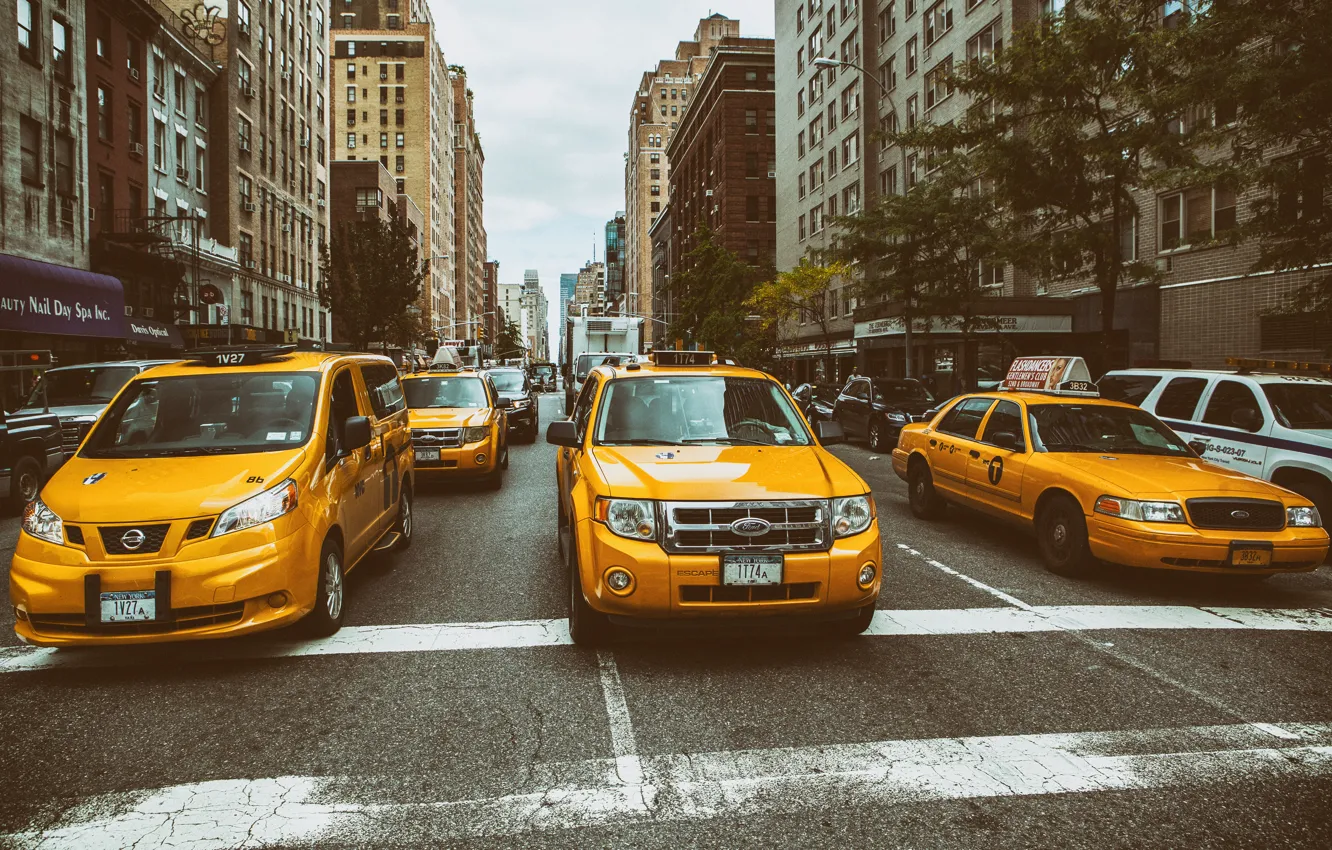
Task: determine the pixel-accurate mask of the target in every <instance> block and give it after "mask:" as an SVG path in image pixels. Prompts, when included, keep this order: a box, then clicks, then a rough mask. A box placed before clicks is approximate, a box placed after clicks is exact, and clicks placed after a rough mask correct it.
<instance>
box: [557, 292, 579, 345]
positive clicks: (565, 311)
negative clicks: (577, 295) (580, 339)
mask: <svg viewBox="0 0 1332 850" xmlns="http://www.w3.org/2000/svg"><path fill="white" fill-rule="evenodd" d="M577 285H578V274H577V273H576V272H575V273H569V272H565V273H564V274H562V275H560V310H559V312H558V313H556V315H555V327H556V331H557V332H556V336H557V337H559V340H560V350H559V362H560V364H563V363H564V360H565V351H564V317H565V316H567V315H569V302H570V301H572V300H573V297H574V287H575V286H577Z"/></svg>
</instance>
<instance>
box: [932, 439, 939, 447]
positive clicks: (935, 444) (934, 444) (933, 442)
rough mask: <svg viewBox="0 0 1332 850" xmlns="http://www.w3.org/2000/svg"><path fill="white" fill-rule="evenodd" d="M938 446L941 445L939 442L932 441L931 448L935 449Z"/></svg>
mask: <svg viewBox="0 0 1332 850" xmlns="http://www.w3.org/2000/svg"><path fill="white" fill-rule="evenodd" d="M937 445H939V441H938V440H930V448H934V447H935V446H937Z"/></svg>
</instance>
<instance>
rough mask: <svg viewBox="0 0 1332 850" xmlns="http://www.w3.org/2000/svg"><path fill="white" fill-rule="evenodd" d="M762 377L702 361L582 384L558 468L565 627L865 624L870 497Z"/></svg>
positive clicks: (597, 372) (697, 355) (603, 632)
mask: <svg viewBox="0 0 1332 850" xmlns="http://www.w3.org/2000/svg"><path fill="white" fill-rule="evenodd" d="M818 427H819V431H818V432H817V436H816V434H815V433H814V432H812V431H811V429H810V427H809V425H808V424H807V423H806V422H805V420H804V419H803V418H802V417H801V416H800V414H799V412H798V411H797V409H796V406H795V404H794V402H792V400H791V398H790V396H789V395H788V394H787V393H786V391H785V389H784V388H783V387H782V386H781V385H780V384H778V383H777V382H776V381H775V380H773V379H772V378H771V377H770V376H768V375H766V374H764V373H762V372H759V371H756V370H753V369H744V368H740V367H737V366H732V365H727V364H724V363H718V362H716V361H715V360H714V357H713V355H712V354H711V353H710V352H665V351H659V352H654V353H653V355H652V358H651V362H649V363H631V364H626V365H622V366H611V365H603V366H600V367H597V368H595V369H593V370H591V372H590V373H589V376H588V379H587V381H586V382H585V383H584V384H583V386H582V389H581V391H580V392H579V395H578V398H577V400H576V402H575V403H574V406H573V415H572V418H571V419H570V420H566V421H563V422H553V423H551V425H550V426H549V428H548V430H547V433H546V438H547V440H548V441H549V442H551V443H553V444H555V445H557V446H559V447H560V451H559V453H558V455H557V460H556V478H557V482H558V498H559V522H560V546H561V553H562V554H563V556H564V558H565V562H566V563H565V566H566V568H567V570H568V579H569V584H568V588H569V627H570V631H571V633H572V635H573V639H574V641H575V642H577V643H583V644H596V643H598V642H599V641H601V640H603V639H604V638H605V637H606V636H607V633H608V631H609V628H610V627H611V626H612V625H643V624H648V625H654V624H656V625H661V624H665V623H666V622H668V621H707V620H719V619H728V620H735V619H739V618H750V619H753V618H763V617H779V616H781V615H790V616H791V617H792V618H797V619H805V620H829V621H834V627H838V626H840V627H842V628H846V629H850V630H854V631H855V632H857V633H858V632H862V631H864V630H865V629H866V628H868V626H869V624H870V620H871V618H872V617H873V614H874V607H875V602H876V600H877V598H878V595H879V587H880V579H881V574H880V566H881V564H882V553H881V550H880V542H879V527H878V522H877V519H876V518H875V508H874V500H873V498H872V497H871V495H870V489H869V486H868V485H867V484H866V483H865V481H864V480H863V479H862V478H861V477H860V476H859V475H857V474H856V473H855V472H853V471H852V470H851V468H850V467H848V466H847V465H846V464H845V463H843V462H842V461H841V460H839V459H838V458H837V457H835V456H834V455H832V454H831V453H829V452H828V451H826V450H825V449H824V448H823V446H822V445H820V442H823V443H831V442H836V441H838V440H840V438H841V429H840V427H839V426H838V425H836V423H828V422H825V423H820V424H819V426H818Z"/></svg>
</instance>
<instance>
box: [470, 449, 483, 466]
mask: <svg viewBox="0 0 1332 850" xmlns="http://www.w3.org/2000/svg"><path fill="white" fill-rule="evenodd" d="M472 460H474V461H476V465H477V466H485V465H486V453H485V452H477V453H476V457H474V458H472Z"/></svg>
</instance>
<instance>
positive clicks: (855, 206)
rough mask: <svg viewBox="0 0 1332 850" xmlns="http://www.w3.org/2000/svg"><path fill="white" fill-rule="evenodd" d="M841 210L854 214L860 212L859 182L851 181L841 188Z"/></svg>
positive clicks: (847, 213)
mask: <svg viewBox="0 0 1332 850" xmlns="http://www.w3.org/2000/svg"><path fill="white" fill-rule="evenodd" d="M842 212H843V213H844V214H845V215H855V214H856V213H858V212H860V184H859V183H852V184H850V185H849V186H847V187H846V188H845V189H843V190H842Z"/></svg>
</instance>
